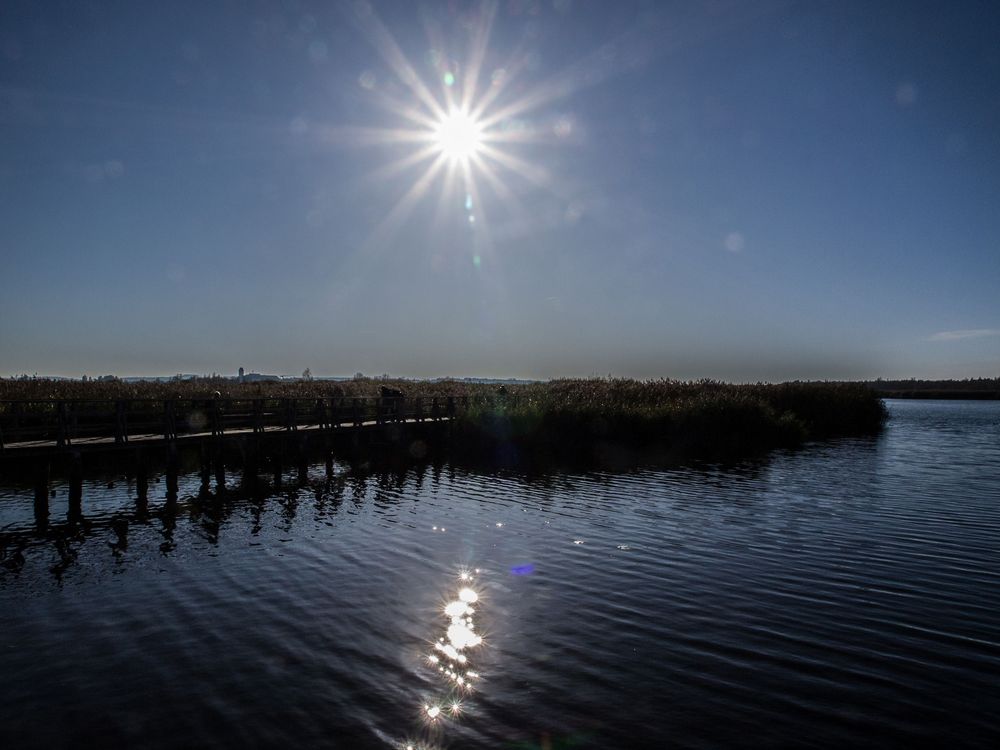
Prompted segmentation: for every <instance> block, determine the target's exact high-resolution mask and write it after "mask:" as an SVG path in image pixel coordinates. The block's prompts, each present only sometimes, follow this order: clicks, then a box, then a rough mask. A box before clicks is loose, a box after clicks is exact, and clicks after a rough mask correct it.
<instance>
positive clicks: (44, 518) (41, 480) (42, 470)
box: [35, 459, 49, 531]
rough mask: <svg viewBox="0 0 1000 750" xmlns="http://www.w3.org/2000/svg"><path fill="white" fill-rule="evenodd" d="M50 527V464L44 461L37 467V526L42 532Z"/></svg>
mask: <svg viewBox="0 0 1000 750" xmlns="http://www.w3.org/2000/svg"><path fill="white" fill-rule="evenodd" d="M48 525H49V462H48V461H46V460H44V459H42V460H40V461H39V462H38V465H37V466H36V467H35V526H36V527H38V529H39V530H40V531H42V530H44V529H45V528H47V527H48Z"/></svg>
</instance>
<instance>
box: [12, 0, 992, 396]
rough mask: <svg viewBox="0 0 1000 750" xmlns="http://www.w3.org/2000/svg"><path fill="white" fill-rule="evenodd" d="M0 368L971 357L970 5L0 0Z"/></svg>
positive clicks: (728, 376)
mask: <svg viewBox="0 0 1000 750" xmlns="http://www.w3.org/2000/svg"><path fill="white" fill-rule="evenodd" d="M3 19H4V22H3V24H2V26H0V279H2V287H0V288H2V294H0V376H7V377H9V376H16V375H19V374H22V373H27V374H33V373H36V372H37V373H39V374H43V375H58V376H67V377H75V378H79V377H81V376H82V375H83V374H84V373H87V374H91V375H100V374H106V373H113V374H117V375H121V376H141V375H169V374H170V373H176V372H185V373H193V374H206V373H211V372H225V373H235V372H236V369H237V368H238V367H239V366H241V365H243V366H245V367H247V369H248V370H250V369H253V370H256V371H258V372H261V373H275V374H283V375H298V374H300V373H302V372H303V371H304V370H305V369H306V368H310V369H311V371H312V372H313V373H315V374H316V375H317V376H332V375H341V376H350V375H352V374H353V373H355V372H358V371H361V372H364V373H372V374H381V373H391V374H394V375H399V376H403V377H413V378H431V377H440V376H447V375H454V376H457V377H495V378H508V377H515V378H525V379H548V378H553V377H561V376H566V377H587V376H606V375H615V376H630V377H640V378H659V377H667V378H677V379H697V378H714V379H720V380H727V381H736V382H747V381H758V380H763V381H781V380H793V379H804V380H818V379H829V380H860V379H874V378H877V377H883V378H909V377H916V378H928V379H938V378H969V377H996V376H998V375H1000V301H998V299H1000V294H998V290H1000V249H998V244H997V243H998V238H1000V211H998V210H997V206H998V205H1000V168H998V165H1000V32H998V31H997V30H998V29H1000V7H998V6H997V5H996V4H992V3H985V2H972V1H971V0H970V1H967V2H956V3H949V4H946V5H945V4H935V3H923V2H887V3H878V4H871V3H863V2H843V3H825V2H810V3H802V2H794V1H789V2H782V1H780V0H776V1H775V2H761V3H738V2H727V1H726V0H723V1H722V2H711V3H707V2H706V3H678V4H673V3H658V2H653V3H650V2H638V1H637V2H622V3H598V2H593V3H588V2H580V1H577V0H537V1H535V0H520V1H519V2H471V1H470V2H424V3H412V4H411V3H392V2H372V3H369V2H366V1H365V0H360V1H359V2H355V1H354V0H352V1H351V2H341V3H326V2H323V3H320V2H315V3H311V2H303V3H298V4H296V5H295V7H294V8H293V7H291V6H285V5H279V4H273V5H272V4H268V3H264V4H260V5H254V6H253V9H246V10H244V9H243V8H242V6H239V5H218V6H215V5H211V4H203V3H193V2H190V3H189V2H177V3H165V4H158V5H148V4H141V5H140V4H122V5H115V6H112V5H111V4H102V3H92V4H77V3H71V4H68V5H58V6H57V5H54V4H49V3H31V2H23V3H22V2H12V3H9V4H5V8H4V11H3Z"/></svg>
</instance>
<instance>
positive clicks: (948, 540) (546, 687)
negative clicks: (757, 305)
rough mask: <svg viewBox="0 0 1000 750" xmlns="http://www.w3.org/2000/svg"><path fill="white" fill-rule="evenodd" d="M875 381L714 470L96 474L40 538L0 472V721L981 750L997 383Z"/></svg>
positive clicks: (280, 743)
mask: <svg viewBox="0 0 1000 750" xmlns="http://www.w3.org/2000/svg"><path fill="white" fill-rule="evenodd" d="M889 406H890V410H891V412H892V421H891V423H890V426H889V428H888V429H887V431H886V432H885V434H884V435H883V436H882V437H880V438H879V439H877V440H848V441H842V442H835V443H827V444H819V445H814V446H811V447H809V448H807V449H806V450H803V451H799V452H795V453H779V454H775V455H772V456H771V457H770V458H769V459H767V460H766V461H763V462H756V463H748V464H746V465H741V466H737V467H727V468H720V467H711V466H709V467H704V466H703V467H693V468H684V469H671V470H639V471H634V472H630V473H622V474H603V473H593V474H555V475H549V476H541V477H524V476H518V475H511V474H503V473H500V474H496V475H487V474H480V473H472V472H469V471H464V470H461V469H458V468H454V467H450V466H443V467H440V466H439V467H436V468H435V467H434V466H427V467H425V468H421V469H413V468H410V469H408V470H407V471H405V472H403V473H399V472H397V473H388V474H374V475H369V476H355V475H352V474H351V473H349V472H347V471H346V467H344V473H342V474H340V475H338V476H337V477H335V478H334V479H333V480H327V478H326V476H325V472H324V470H323V467H322V466H317V467H313V469H312V470H311V472H310V476H309V482H308V484H307V485H305V486H300V485H299V484H298V483H296V482H294V481H293V477H292V476H288V477H286V480H285V482H284V485H283V488H282V489H278V490H272V489H268V490H267V492H266V493H265V494H264V496H260V497H257V498H252V497H246V496H244V495H242V494H240V493H239V492H237V491H236V485H237V484H238V477H236V476H235V475H234V476H232V477H230V481H229V485H230V491H229V492H227V493H226V494H225V496H224V497H222V498H214V497H203V498H202V499H200V500H199V499H197V495H198V483H199V480H198V477H197V476H194V475H193V476H187V477H181V487H180V500H179V503H178V505H177V508H176V512H171V511H170V510H169V509H165V507H164V494H165V489H164V483H163V482H160V483H158V484H153V485H151V486H150V494H149V497H150V500H149V509H148V514H143V513H142V512H141V510H140V511H137V509H136V503H135V497H136V490H135V487H134V486H130V485H129V484H128V483H127V482H125V481H121V480H119V481H117V482H116V483H115V484H114V486H113V487H112V488H108V486H107V481H108V480H107V478H102V479H98V478H94V479H93V480H92V481H91V480H88V482H86V483H85V486H84V500H83V511H84V516H85V519H84V522H83V524H82V525H80V527H79V529H78V530H77V531H76V532H73V533H69V532H67V531H66V530H65V528H64V527H65V521H64V520H63V519H65V517H66V516H65V509H66V488H65V487H64V486H63V487H59V488H58V492H57V495H56V497H55V498H54V499H53V501H52V517H51V518H52V523H51V527H52V528H50V530H49V532H48V533H47V534H46V535H45V536H44V537H43V536H40V535H38V533H37V532H36V531H35V529H34V526H33V515H32V495H31V491H30V489H28V490H25V489H23V488H17V487H6V488H2V487H0V545H2V549H0V556H2V563H3V567H2V568H0V747H51V748H59V747H83V746H87V745H88V744H90V745H94V744H99V745H103V746H110V745H112V744H118V745H120V746H124V747H139V746H142V747H162V748H181V747H185V748H186V747H343V748H395V747H399V748H405V747H406V746H407V744H411V745H412V746H413V747H414V748H418V747H453V748H473V747H484V748H491V747H497V748H552V749H553V750H554V749H555V748H570V747H572V748H627V747H677V748H684V747H697V748H715V747H772V746H822V747H852V746H865V747H872V746H884V747H889V746H906V745H915V744H917V743H923V744H927V743H934V744H938V745H941V746H944V745H946V744H947V745H948V746H951V747H959V746H962V747H996V746H1000V745H998V744H997V743H998V742H1000V403H996V402H992V403H983V402H954V401H949V402H916V401H913V402H905V401H894V402H890V403H889ZM463 574H465V576H466V578H464V579H463V577H462V575H463ZM466 589H467V590H466ZM446 607H448V608H449V609H448V613H447V614H446V612H445V608H446ZM452 618H454V619H452ZM480 638H481V642H479V639H480ZM432 656H433V657H434V659H431V657H432ZM442 670H443V671H442ZM460 679H461V682H462V683H463V684H459V680H460ZM431 714H434V716H433V718H432V716H431Z"/></svg>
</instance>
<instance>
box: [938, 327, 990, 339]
mask: <svg viewBox="0 0 1000 750" xmlns="http://www.w3.org/2000/svg"><path fill="white" fill-rule="evenodd" d="M989 336H1000V328H972V329H969V330H966V331H941V332H940V333H935V334H934V335H933V336H931V337H930V338H929V339H928V341H960V340H962V339H983V338H987V337H989Z"/></svg>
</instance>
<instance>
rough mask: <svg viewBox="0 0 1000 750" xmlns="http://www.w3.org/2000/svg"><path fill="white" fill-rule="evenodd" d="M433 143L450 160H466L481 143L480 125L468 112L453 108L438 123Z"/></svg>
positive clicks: (475, 151)
mask: <svg viewBox="0 0 1000 750" xmlns="http://www.w3.org/2000/svg"><path fill="white" fill-rule="evenodd" d="M435 143H436V144H437V147H438V149H440V151H441V153H442V154H444V155H445V156H447V157H448V158H449V159H451V160H452V161H457V162H465V161H468V160H469V159H470V158H472V156H473V155H474V154H476V153H477V152H478V151H479V148H480V146H481V145H482V127H481V126H480V124H479V123H478V122H476V121H475V120H474V119H473V118H472V117H471V116H470V115H469V113H468V112H465V111H463V110H461V109H453V110H451V112H449V113H448V115H447V116H446V117H444V118H443V119H442V120H441V122H440V123H439V124H438V127H437V130H436V131H435Z"/></svg>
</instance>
